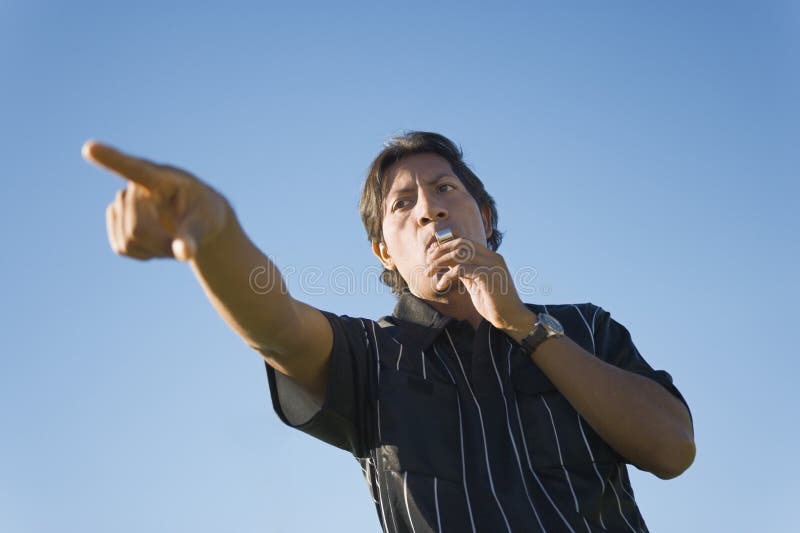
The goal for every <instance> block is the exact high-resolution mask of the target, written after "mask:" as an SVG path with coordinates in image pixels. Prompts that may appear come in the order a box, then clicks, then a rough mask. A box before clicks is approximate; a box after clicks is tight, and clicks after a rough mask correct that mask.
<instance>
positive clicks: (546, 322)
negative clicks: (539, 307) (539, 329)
mask: <svg viewBox="0 0 800 533" xmlns="http://www.w3.org/2000/svg"><path fill="white" fill-rule="evenodd" d="M539 321H540V322H541V323H542V325H543V326H544V327H546V328H547V329H548V330H552V331H553V332H554V333H556V334H563V333H564V327H563V326H562V325H561V322H559V321H558V320H556V319H555V318H553V317H552V316H550V315H548V314H546V313H542V314H540V315H539Z"/></svg>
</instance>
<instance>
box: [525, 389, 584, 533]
mask: <svg viewBox="0 0 800 533" xmlns="http://www.w3.org/2000/svg"><path fill="white" fill-rule="evenodd" d="M514 409H515V410H516V412H517V423H518V424H519V427H520V429H521V430H522V433H523V435H522V437H523V438H522V448H523V449H524V450H525V458H526V459H527V460H528V469H529V470H530V471H531V474H533V479H535V480H536V483H538V484H539V488H540V489H542V492H543V493H544V495H545V497H546V498H547V501H549V502H550V505H552V506H553V509H554V510H555V512H556V513H557V514H558V516H559V517H560V518H561V520H562V521H563V522H564V525H566V526H567V529H569V530H570V532H571V533H575V530H574V529H572V526H570V525H569V522H567V519H566V518H564V515H563V514H562V513H561V510H560V509H559V508H558V506H557V505H556V502H554V501H553V498H551V497H550V494H549V493H548V492H547V489H546V488H544V485H543V484H542V480H541V479H539V476H538V475H536V470H534V469H533V463H532V462H531V455H530V453H528V444H527V443H526V441H525V428H524V426H523V425H522V417H520V416H519V404H518V403H517V401H516V399H515V400H514Z"/></svg>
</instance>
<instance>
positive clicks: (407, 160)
mask: <svg viewBox="0 0 800 533" xmlns="http://www.w3.org/2000/svg"><path fill="white" fill-rule="evenodd" d="M443 174H444V175H450V176H454V175H455V174H454V173H453V167H452V166H450V163H449V162H448V161H447V159H445V158H443V157H442V156H440V155H437V154H430V153H425V154H414V155H410V156H406V157H404V158H402V159H401V160H400V161H397V162H396V163H393V164H392V165H390V166H389V167H388V168H387V169H386V171H385V172H384V173H383V180H384V181H383V190H384V196H388V195H389V194H391V193H392V192H395V191H398V190H400V189H404V188H407V187H409V186H413V185H414V184H415V183H417V182H420V183H429V182H431V181H433V180H435V179H437V178H439V177H440V176H442V175H443Z"/></svg>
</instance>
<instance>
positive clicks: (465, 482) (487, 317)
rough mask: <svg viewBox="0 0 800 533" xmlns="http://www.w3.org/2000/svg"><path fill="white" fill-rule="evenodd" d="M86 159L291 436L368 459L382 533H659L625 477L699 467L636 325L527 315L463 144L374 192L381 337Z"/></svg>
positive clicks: (214, 213)
mask: <svg viewBox="0 0 800 533" xmlns="http://www.w3.org/2000/svg"><path fill="white" fill-rule="evenodd" d="M84 155H85V156H86V157H87V158H88V159H89V160H91V161H93V162H96V163H98V164H100V165H102V166H104V167H106V168H108V169H109V170H112V171H114V172H117V173H118V174H120V175H122V176H123V177H124V178H126V179H127V180H129V184H128V187H127V189H126V190H125V191H122V192H120V193H118V195H117V198H116V199H115V201H114V202H112V204H111V205H110V206H109V208H108V210H107V226H108V229H109V240H110V242H111V246H112V248H113V249H114V250H115V251H116V252H117V253H120V254H122V255H127V256H130V257H135V258H139V259H149V258H152V257H176V258H178V259H181V260H186V261H188V262H189V263H190V265H191V267H192V269H193V271H194V272H195V274H196V275H197V277H198V279H199V280H200V282H201V284H202V285H203V287H204V289H205V290H206V292H207V294H208V296H209V298H210V300H211V302H212V304H213V305H214V306H215V308H216V309H217V311H218V312H219V313H220V315H221V316H222V317H223V318H224V319H225V320H226V321H227V322H228V324H230V325H231V327H232V328H233V329H234V330H235V331H236V332H237V333H238V334H239V335H240V336H241V337H242V338H243V339H244V340H245V341H246V342H247V343H248V344H249V345H250V346H251V347H253V348H254V349H256V350H258V351H259V353H261V355H262V356H263V358H264V360H265V361H266V364H267V371H268V375H269V384H270V390H271V393H272V398H273V404H274V407H275V410H276V412H277V413H278V415H279V416H280V417H281V419H282V420H283V421H284V422H285V423H287V424H289V425H291V426H293V427H296V428H298V429H300V430H302V431H304V432H306V433H308V434H310V435H313V436H315V437H317V438H320V439H322V440H324V441H325V442H328V443H330V444H333V445H335V446H338V447H340V448H343V449H345V450H348V451H350V452H351V453H352V454H353V455H354V456H355V457H356V458H357V459H358V461H359V462H360V464H361V467H362V469H363V470H364V475H365V477H366V479H367V482H368V484H369V487H370V490H371V493H372V497H373V499H374V501H375V505H376V510H377V513H378V516H379V519H380V522H381V525H382V527H383V529H384V531H387V532H400V531H412V532H415V533H419V532H422V531H457V532H462V531H487V532H495V531H635V532H639V531H647V528H646V526H645V523H644V520H643V518H642V517H641V515H640V513H639V510H638V508H637V506H636V503H635V501H634V498H633V490H632V489H631V487H630V482H629V480H628V475H627V469H626V466H625V463H631V464H633V465H635V466H637V467H638V468H641V469H643V470H647V471H650V472H652V473H654V474H655V475H657V476H659V477H661V478H664V479H667V478H671V477H675V476H677V475H679V474H680V473H682V472H683V471H684V470H685V469H686V468H688V466H689V465H690V464H691V463H692V461H693V459H694V453H695V448H694V439H693V428H692V421H691V415H690V413H689V409H688V407H687V406H686V403H685V401H684V400H683V397H682V396H681V394H680V392H678V390H677V389H676V388H675V387H674V385H673V384H672V379H671V377H670V376H669V374H667V373H666V372H664V371H654V370H653V369H652V368H651V367H650V366H649V365H648V364H647V363H646V362H645V361H644V359H643V358H642V357H641V355H640V354H639V353H638V351H637V350H636V347H635V346H634V344H633V342H632V341H631V337H630V335H629V334H628V332H627V330H626V329H625V328H624V327H623V326H622V325H620V324H619V323H617V322H616V321H614V320H613V319H612V318H611V317H610V315H609V313H608V312H606V311H605V310H603V309H602V308H600V307H597V306H595V305H592V304H588V303H586V304H577V305H551V306H545V305H536V304H525V303H523V302H522V301H521V300H520V298H519V296H518V294H517V291H516V289H515V288H514V287H513V284H512V283H511V276H510V275H509V273H508V268H507V267H506V263H505V261H504V259H503V257H502V256H501V255H499V254H498V253H497V252H496V250H497V247H498V246H499V244H500V241H501V234H500V233H499V232H498V231H497V210H496V208H495V205H494V201H493V200H492V198H491V196H489V194H488V193H486V191H485V189H484V187H483V184H482V183H481V181H480V180H479V179H478V177H477V176H475V175H474V174H473V173H472V171H471V170H470V169H469V168H468V167H467V166H466V165H465V164H464V163H463V160H462V154H461V152H460V150H459V149H458V148H457V147H456V146H455V145H454V144H453V143H452V142H451V141H450V140H449V139H447V138H445V137H443V136H441V135H437V134H433V133H426V132H411V133H408V134H406V135H403V136H400V137H398V138H396V139H393V140H392V141H391V142H390V143H388V145H387V146H386V148H385V149H384V150H383V151H382V152H381V153H380V154H379V155H378V157H377V158H376V159H375V161H374V162H373V164H372V167H371V169H370V171H369V173H368V176H367V180H366V183H365V185H364V191H363V194H362V198H361V214H362V219H363V221H364V224H365V226H366V228H367V233H368V237H369V239H370V241H371V244H372V249H373V252H374V253H375V255H376V256H377V258H378V259H379V260H380V262H381V264H382V265H383V267H384V269H385V270H384V273H383V277H382V279H383V280H384V282H386V283H387V284H389V285H390V286H391V287H392V289H393V290H394V292H396V293H397V294H398V302H397V306H396V308H395V311H394V313H393V315H392V316H391V317H384V318H383V319H381V320H380V321H379V322H374V321H371V320H368V319H361V318H351V317H348V316H336V315H334V314H331V313H328V312H324V311H319V310H317V309H315V308H313V307H311V306H309V305H307V304H304V303H302V302H300V301H298V300H296V299H294V298H292V297H291V296H290V295H289V294H288V292H287V291H286V287H285V285H284V283H283V280H282V279H281V277H280V273H279V272H278V270H277V268H276V267H275V265H274V264H273V263H272V262H271V261H270V260H269V259H268V258H267V257H266V256H265V255H264V254H262V253H261V252H260V251H258V249H256V247H255V246H253V244H252V243H251V242H250V241H249V239H248V238H247V236H246V235H245V233H244V231H243V230H242V228H241V227H240V226H239V224H238V222H237V220H236V217H235V215H234V213H233V210H232V209H231V207H230V205H229V204H228V202H227V201H226V200H225V199H224V198H223V197H222V196H221V195H220V194H219V193H217V192H216V191H214V190H213V189H211V188H210V187H208V186H207V185H205V184H203V183H202V182H200V181H199V180H198V179H197V178H195V177H193V176H191V175H190V174H188V173H186V172H184V171H182V170H180V169H176V168H174V167H168V166H163V165H156V164H154V163H150V162H147V161H144V160H141V159H137V158H132V157H130V156H127V155H125V154H122V153H120V152H118V151H116V150H114V149H112V148H110V147H107V146H104V145H100V144H97V143H92V142H90V143H87V144H86V145H85V146H84ZM442 235H447V236H448V237H449V240H448V239H439V238H437V237H440V236H442ZM254 271H258V272H260V273H261V274H263V275H264V276H266V279H268V280H269V281H270V282H269V283H267V284H266V287H267V289H266V290H259V291H253V290H252V289H251V286H250V276H251V274H252V273H253V272H254Z"/></svg>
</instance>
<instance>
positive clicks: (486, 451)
mask: <svg viewBox="0 0 800 533" xmlns="http://www.w3.org/2000/svg"><path fill="white" fill-rule="evenodd" d="M444 332H445V333H446V334H447V340H449V341H450V346H451V347H452V348H453V354H455V356H456V361H457V362H458V366H459V367H460V368H461V373H462V374H464V382H465V383H466V384H467V390H469V393H470V395H471V396H472V401H474V402H475V407H476V408H477V409H478V421H479V422H480V424H481V436H482V437H483V451H484V458H485V459H486V470H487V473H488V474H489V488H490V489H492V496H494V501H495V502H496V503H497V508H498V509H499V510H500V515H501V516H502V517H503V521H504V522H505V523H506V529H508V531H509V533H510V532H511V526H510V525H509V523H508V518H506V513H505V511H504V510H503V506H502V505H501V504H500V499H499V498H498V497H497V492H495V490H494V481H493V480H492V466H491V465H490V464H489V447H488V446H487V444H486V429H485V428H484V425H483V414H482V413H481V406H480V404H479V403H478V398H477V397H476V396H475V393H474V392H472V386H471V385H470V384H469V378H468V377H467V372H466V371H465V370H464V365H463V364H461V357H460V356H459V355H458V350H456V345H455V344H454V343H453V338H452V337H451V336H450V332H449V331H447V328H445V330H444Z"/></svg>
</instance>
